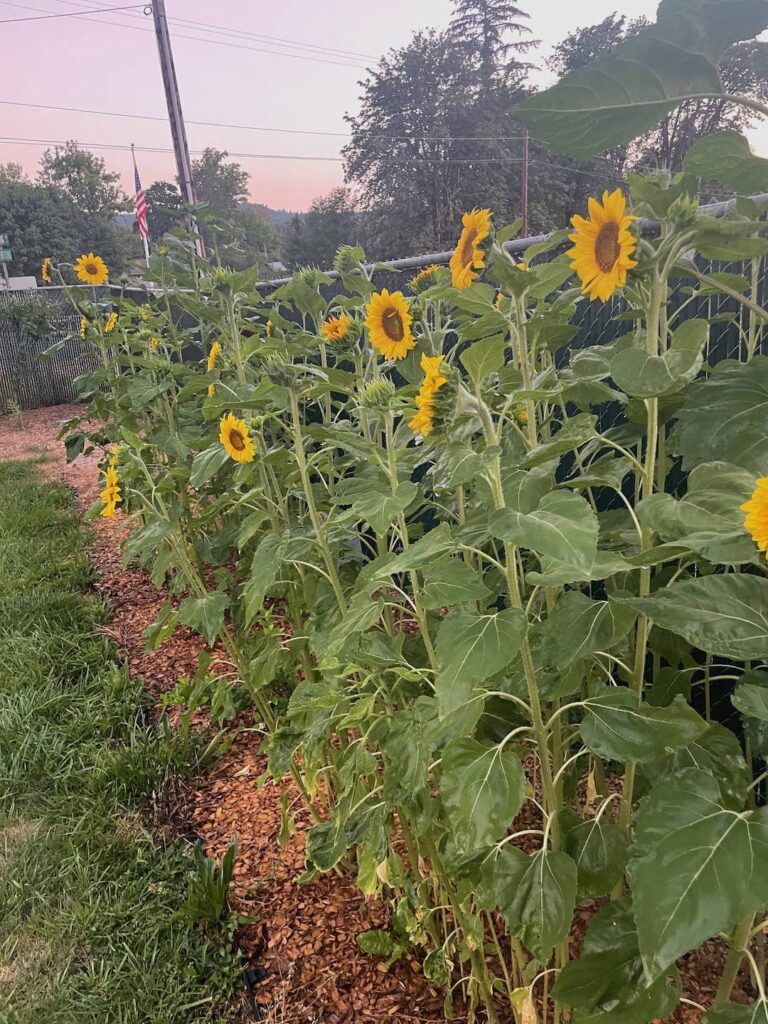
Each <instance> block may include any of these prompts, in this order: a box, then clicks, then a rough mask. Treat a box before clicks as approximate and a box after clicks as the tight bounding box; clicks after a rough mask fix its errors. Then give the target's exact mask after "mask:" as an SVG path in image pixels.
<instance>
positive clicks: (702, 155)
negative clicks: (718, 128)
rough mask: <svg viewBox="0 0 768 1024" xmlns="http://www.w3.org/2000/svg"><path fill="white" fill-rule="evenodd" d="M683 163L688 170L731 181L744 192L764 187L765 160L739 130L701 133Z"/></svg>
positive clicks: (766, 187)
mask: <svg viewBox="0 0 768 1024" xmlns="http://www.w3.org/2000/svg"><path fill="white" fill-rule="evenodd" d="M684 163H685V169H686V171H688V172H689V173H690V174H695V175H697V176H698V177H700V178H706V179H708V180H710V181H720V182H722V183H723V184H724V185H731V186H732V187H733V188H735V189H736V190H737V191H739V192H742V193H744V194H745V195H749V194H750V193H752V192H766V191H768V160H766V159H765V158H764V157H760V156H754V154H753V153H752V150H751V149H750V148H749V143H748V142H747V140H746V139H745V138H744V136H743V135H740V134H739V132H730V131H728V132H712V134H711V135H705V136H704V138H703V139H699V141H698V142H694V144H693V145H692V146H691V148H690V149H689V150H688V152H687V153H686V155H685V162H684Z"/></svg>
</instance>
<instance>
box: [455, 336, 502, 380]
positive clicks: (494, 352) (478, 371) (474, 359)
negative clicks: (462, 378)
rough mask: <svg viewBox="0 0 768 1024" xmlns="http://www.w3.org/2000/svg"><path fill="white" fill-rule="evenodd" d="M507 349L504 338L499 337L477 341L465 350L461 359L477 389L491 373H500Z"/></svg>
mask: <svg viewBox="0 0 768 1024" xmlns="http://www.w3.org/2000/svg"><path fill="white" fill-rule="evenodd" d="M506 348H507V343H506V341H505V340H504V337H503V336H502V335H497V336H496V337H493V338H485V339H484V340H483V341H476V342H474V344H472V345H470V346H468V347H467V348H465V349H464V351H463V352H462V353H461V355H460V356H459V359H460V360H461V365H462V366H463V367H464V369H465V370H466V371H467V373H468V374H469V376H470V377H471V378H472V383H473V384H474V385H475V387H480V385H481V384H482V382H483V381H484V380H485V378H486V377H487V376H488V374H489V373H498V371H499V370H500V369H501V368H502V366H503V365H504V353H505V351H506Z"/></svg>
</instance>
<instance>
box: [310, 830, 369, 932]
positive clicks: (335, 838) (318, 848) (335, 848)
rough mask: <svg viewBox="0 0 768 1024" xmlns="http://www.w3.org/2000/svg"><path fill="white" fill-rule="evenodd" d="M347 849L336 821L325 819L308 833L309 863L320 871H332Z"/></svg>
mask: <svg viewBox="0 0 768 1024" xmlns="http://www.w3.org/2000/svg"><path fill="white" fill-rule="evenodd" d="M346 849H347V843H346V839H345V836H344V834H343V832H340V831H339V829H338V828H337V827H336V824H335V823H334V822H331V821H323V822H321V823H320V824H319V825H315V826H314V827H313V828H311V829H310V830H309V832H308V833H307V863H308V864H310V865H312V866H313V867H315V868H317V870H318V871H330V870H331V868H333V867H335V866H336V865H337V864H338V863H339V861H340V860H341V858H342V857H343V856H344V853H345V851H346ZM384 934H386V932H385V933H384Z"/></svg>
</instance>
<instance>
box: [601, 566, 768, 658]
mask: <svg viewBox="0 0 768 1024" xmlns="http://www.w3.org/2000/svg"><path fill="white" fill-rule="evenodd" d="M615 600H616V601H618V602H619V603H621V604H625V605H628V606H629V607H630V608H634V609H635V611H636V612H639V613H640V614H641V615H647V616H648V618H649V619H650V620H651V622H653V623H654V624H655V625H657V626H660V627H661V628H662V629H668V630H669V631H670V632H672V633H677V634H678V636H681V637H683V639H685V640H687V641H688V643H689V644H691V646H692V647H698V648H700V649H701V650H702V651H708V652H709V653H711V654H719V655H721V656H722V657H724V658H736V659H737V660H739V661H748V660H750V659H760V660H765V659H766V658H768V580H766V579H764V578H763V577H761V576H749V575H738V574H735V573H728V574H726V575H715V576H701V577H698V578H697V579H689V580H684V581H682V582H681V583H673V584H672V585H671V586H669V587H664V588H663V589H662V590H657V591H656V592H655V593H654V594H650V595H649V596H648V597H621V598H615Z"/></svg>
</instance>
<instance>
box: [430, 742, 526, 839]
mask: <svg viewBox="0 0 768 1024" xmlns="http://www.w3.org/2000/svg"><path fill="white" fill-rule="evenodd" d="M440 793H441V795H442V798H443V804H444V805H445V810H446V814H447V815H448V820H449V822H450V824H451V829H452V836H453V840H454V843H455V845H456V847H457V849H459V850H462V851H464V852H465V853H471V852H472V851H474V850H477V849H479V848H480V847H483V846H490V845H491V844H492V843H495V842H496V841H497V840H498V839H500V838H501V836H503V835H504V834H505V832H506V830H507V829H508V827H509V825H510V823H511V821H512V819H513V818H514V817H515V815H516V814H517V812H518V811H519V810H520V808H521V807H522V805H523V799H524V796H525V789H524V776H523V767H522V765H521V764H520V761H519V759H518V758H517V756H516V755H515V754H514V753H513V752H512V750H510V749H509V748H508V747H503V746H495V745H493V744H485V743H480V742H478V740H474V739H469V738H467V739H456V740H451V742H450V743H448V744H447V745H446V747H445V749H444V750H443V760H442V772H441V776H440Z"/></svg>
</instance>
